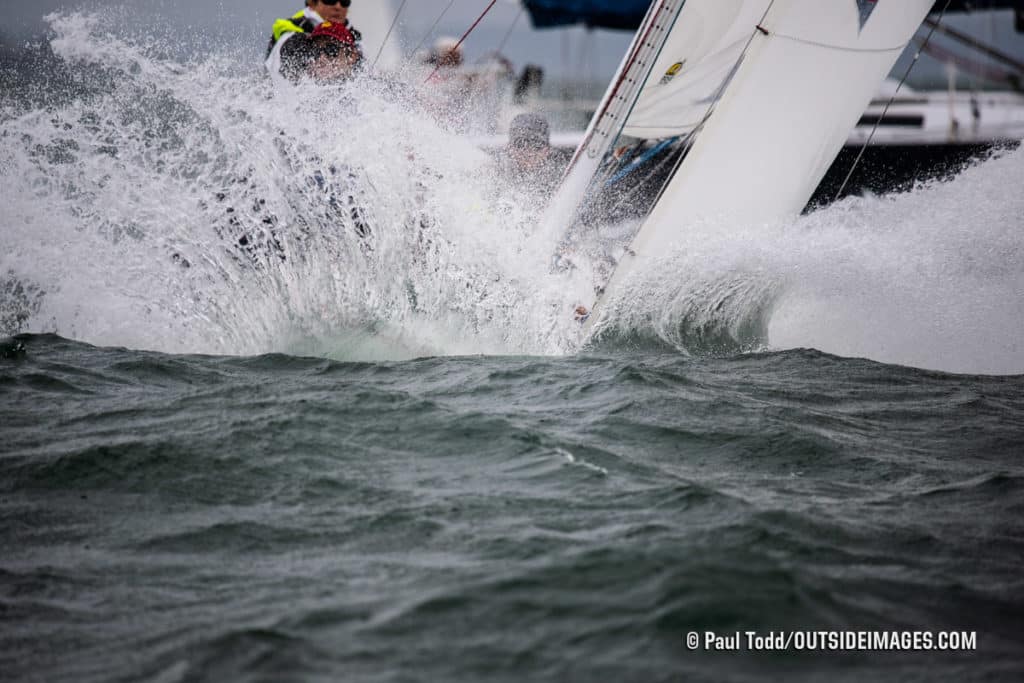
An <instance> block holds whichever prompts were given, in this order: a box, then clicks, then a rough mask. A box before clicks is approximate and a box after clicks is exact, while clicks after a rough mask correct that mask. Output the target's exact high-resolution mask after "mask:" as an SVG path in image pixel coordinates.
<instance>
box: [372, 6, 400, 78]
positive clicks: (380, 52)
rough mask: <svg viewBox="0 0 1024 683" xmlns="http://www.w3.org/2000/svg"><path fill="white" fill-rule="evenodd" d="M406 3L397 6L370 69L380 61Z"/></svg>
mask: <svg viewBox="0 0 1024 683" xmlns="http://www.w3.org/2000/svg"><path fill="white" fill-rule="evenodd" d="M406 2H408V0H402V4H401V5H400V6H399V8H398V11H397V12H395V18H394V19H392V20H391V27H390V28H388V32H387V35H385V36H384V42H382V43H381V44H380V49H379V50H377V56H376V57H374V59H373V64H372V65H371V66H370V68H371V69H372V68H374V67H376V66H377V62H379V61H380V56H381V55H382V54H384V46H385V45H387V44H388V39H389V38H390V37H391V32H392V31H394V30H395V25H396V24H397V23H398V17H400V16H402V10H404V9H405V3H406Z"/></svg>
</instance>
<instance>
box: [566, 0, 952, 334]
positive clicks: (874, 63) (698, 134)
mask: <svg viewBox="0 0 1024 683" xmlns="http://www.w3.org/2000/svg"><path fill="white" fill-rule="evenodd" d="M932 4H933V0H656V1H655V2H654V3H652V4H651V6H650V8H649V9H648V12H647V15H646V17H645V18H644V21H643V23H642V24H641V26H640V28H639V29H638V31H637V34H636V38H634V41H633V45H632V46H631V47H630V50H629V52H628V53H627V55H626V58H625V59H624V61H623V63H622V65H621V66H620V69H619V72H618V74H617V75H616V79H615V80H614V81H613V82H612V85H611V86H610V87H609V89H608V92H607V93H606V95H605V98H604V100H603V101H602V104H601V107H600V108H599V110H598V112H597V114H596V115H595V117H594V119H593V121H592V122H591V125H590V128H589V129H588V131H587V135H586V136H585V138H584V141H583V143H582V144H581V145H580V147H579V149H578V150H577V152H576V155H575V157H574V159H573V162H572V164H571V166H570V168H569V171H568V172H567V175H566V179H565V182H564V183H563V186H562V188H561V189H560V191H559V194H558V195H557V196H556V199H555V201H554V202H553V203H552V211H554V212H558V214H559V215H561V216H567V215H571V214H573V212H575V222H576V229H577V230H580V229H583V230H585V229H586V224H587V223H588V222H593V221H595V220H598V221H600V220H614V218H613V216H614V215H616V212H617V211H618V210H620V209H623V208H625V209H628V210H630V211H633V212H634V217H635V218H638V219H640V221H639V224H640V227H639V230H638V232H637V233H636V235H635V237H634V238H633V241H632V243H631V245H630V248H629V250H628V251H627V254H626V256H624V257H623V259H622V261H621V262H620V263H619V264H618V267H617V268H616V270H615V272H614V274H613V275H612V277H611V279H610V280H609V281H608V283H607V284H606V285H605V287H604V296H614V295H615V293H616V291H617V290H618V289H619V287H620V286H621V285H622V283H623V282H624V281H625V280H626V278H627V277H628V276H629V274H630V273H631V272H632V271H633V270H634V269H635V268H636V267H637V266H638V265H639V264H642V263H644V262H645V261H648V260H651V259H654V258H656V257H657V256H659V255H663V254H665V253H667V252H669V251H670V250H671V249H672V247H673V245H674V243H675V242H677V241H678V240H679V237H680V235H681V234H682V233H683V232H684V231H685V230H686V229H687V226H688V225H691V224H693V223H695V222H696V221H701V220H706V219H711V218H720V217H728V218H729V219H731V220H735V221H738V222H742V223H748V224H749V223H751V222H756V221H762V222H763V221H774V220H778V219H781V218H785V217H788V216H794V215H797V214H799V212H800V211H801V209H802V208H803V207H804V205H805V204H806V203H807V200H808V199H809V198H810V196H811V194H812V193H813V191H814V189H815V187H816V186H817V185H818V183H819V182H820V181H821V178H822V177H823V176H824V174H825V172H826V171H827V170H828V167H829V165H830V164H831V163H832V161H833V160H834V159H835V157H836V155H837V154H838V153H839V150H840V149H841V148H842V145H843V143H844V142H845V140H846V138H847V136H848V135H849V132H850V131H851V130H852V129H853V128H854V126H855V125H856V123H857V119H858V117H859V116H860V115H861V113H863V111H864V109H865V107H866V106H867V105H868V103H869V102H870V100H871V96H872V94H873V93H874V91H875V89H876V88H877V86H878V84H879V83H880V82H881V81H882V79H883V78H884V77H885V75H886V74H887V73H888V72H889V70H890V69H891V68H892V65H893V64H894V63H895V61H896V59H897V57H899V55H900V53H901V52H902V51H903V49H904V47H906V45H907V43H908V42H909V41H910V39H911V38H912V37H913V35H914V32H915V31H916V30H917V28H918V26H920V24H921V22H922V21H923V19H924V17H925V16H926V15H927V14H928V12H929V10H930V9H931V7H932ZM866 5H870V6H871V7H866ZM865 9H869V10H870V11H869V12H867V13H865V12H864V10H865ZM580 198H582V199H580ZM620 213H621V211H620ZM581 224H583V227H582V228H580V225H581ZM600 301H601V300H600V298H599V300H598V304H600ZM598 315H599V312H598V311H595V312H594V314H593V315H592V316H591V319H590V321H589V322H588V325H589V324H593V323H594V322H595V321H596V320H597V318H598Z"/></svg>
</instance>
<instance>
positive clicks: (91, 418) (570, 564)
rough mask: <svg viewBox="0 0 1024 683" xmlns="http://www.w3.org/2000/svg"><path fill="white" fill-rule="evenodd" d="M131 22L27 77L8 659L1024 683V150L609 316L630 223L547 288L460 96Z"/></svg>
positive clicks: (851, 205)
mask: <svg viewBox="0 0 1024 683" xmlns="http://www.w3.org/2000/svg"><path fill="white" fill-rule="evenodd" d="M106 19H109V17H105V16H104V15H102V14H95V13H94V14H69V13H64V14H57V15H54V16H53V17H51V18H50V25H51V31H52V34H51V39H50V41H49V43H48V44H47V45H45V46H43V47H42V48H40V50H39V52H38V54H37V56H36V57H34V58H33V59H36V60H39V62H38V63H36V64H35V65H34V66H33V68H34V69H36V70H35V71H32V72H31V73H32V74H34V75H35V76H34V77H33V78H27V77H26V74H27V73H29V72H28V71H23V72H17V73H14V72H9V71H6V70H5V69H6V68H7V67H5V66H4V65H0V67H3V68H0V85H4V86H10V85H11V83H13V82H15V81H11V80H9V79H11V78H15V79H21V80H17V81H16V82H17V83H18V84H19V86H18V87H4V88H0V199H2V202H0V204H2V206H3V211H2V212H0V238H2V243H3V245H4V249H3V250H2V251H0V681H8V680H9V681H45V682H47V683H51V682H59V681H69V682H70V681H74V682H76V683H78V682H83V681H97V682H99V681H132V682H134V681H143V682H147V683H176V682H178V681H183V682H184V681H218V682H219V681H268V682H269V681H337V680H345V681H382V682H383V681H387V682H400V681H431V682H433V681H525V680H529V681H605V680H607V681H645V682H647V681H678V680H688V681H709V682H710V681H750V680H762V679H765V678H770V679H773V680H786V681H794V680H795V681H823V680H829V681H831V680H835V681H864V680H879V681H911V680H920V681H925V680H927V681H932V680H956V681H971V680H979V681H981V680H984V681H1002V680H1006V681H1019V680H1022V679H1024V636H1022V635H1021V634H1024V193H1022V192H1021V179H1022V178H1024V150H1022V149H1020V148H1017V149H1006V150H996V151H994V152H993V153H992V155H991V156H989V157H987V158H984V159H981V160H979V161H978V163H976V164H974V165H973V166H972V167H970V168H968V169H967V170H965V171H964V172H963V173H961V174H960V175H959V176H957V177H956V178H954V179H951V180H948V181H946V182H931V183H926V184H921V185H919V186H917V187H915V188H913V189H912V190H910V191H908V192H905V193H903V194H898V195H892V196H885V197H875V196H861V197H851V198H847V199H844V200H843V201H841V202H838V203H835V204H833V205H831V206H828V207H825V208H822V209H819V210H817V211H814V212H813V213H810V214H808V215H805V216H801V217H799V218H795V219H792V220H788V221H782V222H766V223H763V224H742V223H737V222H736V221H731V220H730V219H729V217H728V216H722V217H720V218H718V219H715V220H709V222H708V223H707V224H701V225H690V226H686V230H685V231H681V233H680V243H679V248H678V250H677V251H675V252H673V253H668V254H665V255H664V258H663V259H662V260H661V261H659V262H658V263H656V264H652V265H651V267H650V268H649V269H647V270H646V271H645V272H644V273H643V274H642V275H641V276H638V277H637V278H635V281H634V282H633V283H631V284H630V286H629V287H627V288H626V289H625V290H624V291H623V294H622V296H620V297H618V298H617V299H616V300H614V301H611V302H610V304H609V306H608V308H607V309H606V311H605V313H604V317H603V319H602V323H601V326H600V328H599V333H598V335H597V336H596V337H595V338H594V339H591V340H585V339H583V338H581V334H580V326H579V324H578V323H577V322H575V321H574V320H573V315H572V311H573V308H574V307H575V305H577V304H579V303H587V302H589V301H591V300H592V299H593V293H594V285H595V284H596V283H597V282H600V280H601V277H602V274H603V273H606V272H607V268H608V264H609V259H610V258H614V257H615V256H616V254H617V253H621V252H616V250H617V249H621V237H622V234H623V232H628V230H629V226H628V225H625V226H613V227H611V228H609V229H608V230H607V231H602V232H599V233H598V234H597V235H596V237H595V240H594V244H589V245H577V246H578V248H577V249H576V250H575V251H573V252H572V253H571V260H572V262H573V267H572V268H569V269H553V268H552V267H551V261H552V254H553V253H555V251H556V247H557V245H558V244H559V241H560V239H561V237H562V235H563V234H564V230H565V223H564V222H563V223H559V222H558V221H551V220H541V218H540V216H539V215H538V207H540V206H542V205H543V200H542V199H541V198H538V197H536V196H533V195H532V191H531V190H529V189H527V190H517V191H510V188H509V187H507V184H503V183H502V182H501V178H500V177H496V175H495V173H494V168H493V163H492V162H491V160H490V158H489V157H488V156H487V155H485V154H483V153H481V152H480V151H479V150H478V149H477V148H476V146H475V145H474V144H473V142H472V140H471V139H470V138H469V137H467V134H466V131H465V130H453V129H452V128H451V126H449V125H446V121H454V120H458V121H459V125H460V126H463V125H465V126H472V125H476V124H474V123H473V122H472V121H470V120H469V119H468V118H466V117H464V116H462V114H467V112H455V113H452V116H450V117H447V116H438V111H437V103H436V102H432V101H431V99H430V95H431V94H430V93H425V94H424V93H419V94H416V93H410V91H409V90H408V89H407V88H403V87H400V86H396V84H395V83H393V82H390V81H386V80H382V79H372V78H370V79H365V80H359V81H357V82H356V83H353V84H350V85H349V86H345V87H341V88H336V89H326V90H325V89H315V88H307V89H301V88H300V90H299V91H298V93H297V96H296V97H295V98H292V99H282V98H275V97H272V96H270V94H269V93H268V92H267V91H266V87H265V85H266V84H265V83H264V82H263V81H262V80H261V79H260V77H259V74H258V73H257V72H256V70H253V69H249V70H246V69H242V68H240V62H239V57H238V55H230V54H225V55H214V56H207V57H202V58H196V59H195V60H194V61H192V62H186V63H182V62H181V61H179V60H176V59H174V58H172V57H169V56H168V55H169V54H170V55H173V54H179V53H180V49H178V50H177V51H175V50H173V49H170V48H172V47H174V46H173V45H171V46H168V45H167V44H166V43H161V42H160V40H157V39H155V38H153V39H152V40H140V39H138V37H136V38H130V37H125V36H119V35H117V34H116V33H111V31H112V30H114V29H116V27H117V25H118V23H117V22H110V21H107V20H106ZM112 27H113V28H112ZM178 47H179V48H180V46H178ZM30 61H31V60H30ZM474 104H476V103H474ZM482 110H483V107H479V108H477V110H474V111H482ZM442 113H444V112H442ZM448 113H451V112H448ZM455 114H459V116H455ZM470 118H471V117H470ZM739 191H740V190H739V189H738V192H739ZM737 632H739V633H740V634H741V636H742V638H743V639H744V641H743V642H742V643H739V644H738V646H737V647H736V648H735V649H728V650H718V651H715V650H714V649H713V648H710V649H709V647H708V645H710V644H713V643H714V641H713V640H708V639H709V635H708V634H711V636H710V637H714V636H719V637H722V638H723V640H722V641H720V642H721V643H722V645H723V647H727V646H728V643H729V641H727V640H724V638H725V637H727V636H728V637H732V636H734V635H735V634H736V633H737ZM746 632H752V633H755V634H757V635H759V636H768V637H774V636H773V634H776V635H778V634H781V637H782V638H783V640H785V638H787V637H791V636H792V634H795V633H799V634H802V635H801V637H802V638H806V637H807V636H806V634H808V633H818V632H837V633H853V634H855V635H856V634H859V633H868V634H870V633H875V634H882V635H883V636H884V635H889V636H892V635H893V634H897V636H899V637H902V634H909V636H910V637H911V638H912V639H913V638H918V639H919V640H918V642H921V641H920V638H921V637H923V636H921V635H920V634H926V635H927V637H928V638H933V639H936V640H932V641H930V642H932V644H933V646H934V647H933V648H931V649H914V648H913V647H910V648H908V647H906V646H904V647H898V648H895V649H894V648H892V647H889V648H886V649H879V648H877V647H876V648H870V649H868V650H858V649H853V648H840V649H838V650H837V649H829V648H827V647H826V648H822V647H817V648H814V647H811V648H807V647H804V648H801V647H797V646H796V645H793V644H792V643H793V642H794V641H790V645H788V646H786V647H785V648H772V649H763V650H755V649H752V648H750V647H747V646H746V641H745V638H746ZM946 633H953V634H957V637H958V638H959V637H961V636H960V635H959V634H966V635H965V636H963V638H964V639H966V640H961V641H960V643H961V645H967V646H966V647H961V648H954V649H945V648H939V647H938V645H939V643H938V641H937V639H938V638H939V636H940V634H946ZM691 634H696V635H697V637H698V646H697V647H696V649H694V648H692V643H691V640H690V639H691V637H692V636H691ZM787 634H789V635H787ZM914 634H919V635H917V636H915V635H914ZM770 642H772V643H774V642H775V641H770ZM804 642H806V641H804ZM899 642H904V641H899ZM912 644H913V643H911V645H912Z"/></svg>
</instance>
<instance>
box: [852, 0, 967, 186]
mask: <svg viewBox="0 0 1024 683" xmlns="http://www.w3.org/2000/svg"><path fill="white" fill-rule="evenodd" d="M950 1H951V0H946V4H945V5H944V6H943V7H942V11H941V12H940V13H939V19H938V21H936V22H935V23H933V24H932V25H931V30H930V31H928V35H927V36H926V37H925V39H924V43H922V44H921V49H920V50H917V51H916V52H915V53H914V59H913V60H911V62H910V65H909V66H908V67H907V71H906V72H905V73H904V74H903V78H901V79H900V82H899V85H897V86H896V90H894V91H893V93H892V97H890V98H889V101H888V102H886V103H885V108H884V109H882V114H881V115H880V116H879V117H878V119H877V120H875V125H874V126H872V127H871V133H869V134H868V139H867V140H865V141H864V144H863V145H862V146H861V148H860V152H858V153H857V158H856V159H854V160H853V165H852V166H850V172H849V173H847V174H846V177H845V178H843V184H842V185H840V186H839V191H838V192H836V194H835V196H834V197H833V198H832V201H833V202H836V201H839V198H840V197H841V196H842V195H843V190H845V189H846V186H847V185H848V184H849V182H850V178H852V177H853V172H854V171H856V170H857V166H858V165H859V164H860V161H861V159H863V158H864V152H866V151H867V149H868V145H870V144H871V141H872V140H873V139H874V137H875V133H876V132H877V131H878V127H879V126H880V125H882V121H883V120H884V119H885V115H886V114H887V113H888V112H889V107H891V106H892V103H893V102H895V101H896V96H897V95H899V94H900V88H902V87H903V84H904V83H906V82H907V78H908V77H909V76H910V72H911V71H913V69H914V65H915V64H917V60H918V59H920V58H921V52H922V50H924V48H926V47H927V46H928V41H930V40H931V39H932V35H934V34H935V29H937V28H938V27H939V24H941V23H942V18H943V17H944V16H946V10H947V9H949V3H950Z"/></svg>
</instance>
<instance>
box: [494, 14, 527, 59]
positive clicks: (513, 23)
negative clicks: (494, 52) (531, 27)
mask: <svg viewBox="0 0 1024 683" xmlns="http://www.w3.org/2000/svg"><path fill="white" fill-rule="evenodd" d="M525 11H526V6H525V5H520V7H519V13H518V14H516V18H515V19H513V20H512V25H511V26H509V27H508V31H507V32H506V33H505V37H504V38H502V39H501V44H500V45H498V54H501V51H502V50H504V49H505V43H507V42H508V39H509V38H511V37H512V31H513V30H514V29H515V27H516V24H518V23H519V18H520V17H521V16H523V12H525Z"/></svg>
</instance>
